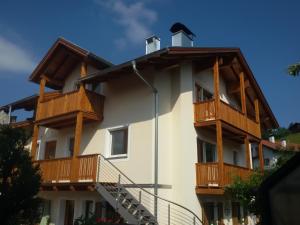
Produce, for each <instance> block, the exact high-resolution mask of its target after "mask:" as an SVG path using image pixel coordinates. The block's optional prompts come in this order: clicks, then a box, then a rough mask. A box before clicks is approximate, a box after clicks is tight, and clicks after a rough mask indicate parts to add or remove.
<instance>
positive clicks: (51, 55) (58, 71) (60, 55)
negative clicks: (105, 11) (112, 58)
mask: <svg viewBox="0 0 300 225" xmlns="http://www.w3.org/2000/svg"><path fill="white" fill-rule="evenodd" d="M80 61H86V62H87V63H89V64H91V65H93V66H95V67H96V68H97V69H100V70H101V69H105V68H107V67H110V66H112V65H113V64H112V63H110V62H108V61H106V60H105V59H103V58H100V57H98V56H96V55H95V54H93V53H91V52H89V51H87V50H85V49H83V48H81V47H79V46H78V45H76V44H74V43H72V42H70V41H67V40H66V39H64V38H58V39H57V41H56V42H55V43H54V44H53V45H52V47H51V48H50V49H49V50H48V52H47V53H46V55H45V56H44V58H43V59H42V61H41V62H40V63H39V64H38V65H37V67H36V68H35V70H34V71H33V72H32V74H31V75H30V77H29V80H30V81H32V82H35V83H39V81H40V79H41V76H42V75H45V76H47V77H48V78H51V79H52V80H53V81H58V82H53V83H51V82H48V83H47V86H48V87H50V88H54V89H60V88H61V85H58V84H59V83H60V82H63V81H64V79H65V78H66V76H67V75H68V74H69V73H70V72H71V71H72V69H74V67H75V66H76V65H77V64H78V63H79V62H80Z"/></svg>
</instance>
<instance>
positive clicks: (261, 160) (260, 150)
mask: <svg viewBox="0 0 300 225" xmlns="http://www.w3.org/2000/svg"><path fill="white" fill-rule="evenodd" d="M258 158H259V166H260V170H261V171H262V172H263V171H264V166H265V165H264V155H263V145H262V142H261V141H260V142H259V144H258Z"/></svg>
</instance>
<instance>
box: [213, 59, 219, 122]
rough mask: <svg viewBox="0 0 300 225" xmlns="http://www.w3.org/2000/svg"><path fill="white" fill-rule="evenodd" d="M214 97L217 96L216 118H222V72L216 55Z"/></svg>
mask: <svg viewBox="0 0 300 225" xmlns="http://www.w3.org/2000/svg"><path fill="white" fill-rule="evenodd" d="M213 73H214V98H215V109H216V119H219V118H220V113H219V110H220V74H219V59H218V57H216V59H215V63H214V67H213Z"/></svg>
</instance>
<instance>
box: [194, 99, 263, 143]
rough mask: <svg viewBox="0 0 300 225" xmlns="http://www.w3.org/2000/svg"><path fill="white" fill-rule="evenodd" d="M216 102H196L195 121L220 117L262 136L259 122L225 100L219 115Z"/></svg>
mask: <svg viewBox="0 0 300 225" xmlns="http://www.w3.org/2000/svg"><path fill="white" fill-rule="evenodd" d="M215 104H216V103H215V100H214V99H211V100H208V101H203V102H197V103H195V104H194V108H195V111H194V114H195V123H201V122H206V121H211V120H215V119H217V118H219V119H221V120H223V121H225V122H227V123H228V124H230V125H232V126H234V127H236V128H238V129H241V130H243V131H245V132H247V133H249V134H251V135H253V136H255V137H258V138H260V136H261V132H260V125H259V123H257V122H255V121H253V120H252V119H250V118H248V117H247V116H246V115H244V114H243V113H242V112H240V111H238V110H237V109H235V108H233V107H232V106H230V105H229V104H227V103H225V102H223V101H221V102H220V111H219V114H220V115H217V114H216V107H215Z"/></svg>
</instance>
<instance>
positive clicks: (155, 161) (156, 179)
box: [131, 60, 158, 218]
mask: <svg viewBox="0 0 300 225" xmlns="http://www.w3.org/2000/svg"><path fill="white" fill-rule="evenodd" d="M131 63H132V68H133V71H134V73H135V74H136V75H137V76H138V77H139V78H140V79H141V80H142V81H143V82H144V83H145V84H146V85H147V86H148V87H149V88H150V89H151V90H152V92H153V96H154V114H155V115H154V118H155V125H154V127H155V129H154V130H155V131H154V132H155V134H154V195H155V198H154V216H155V218H157V197H156V196H157V194H158V91H157V89H156V88H155V87H154V86H153V85H151V84H150V83H149V82H148V81H147V80H146V79H145V78H144V77H143V76H142V75H141V74H140V72H139V71H138V69H137V68H136V62H135V61H134V60H133V61H131Z"/></svg>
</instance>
